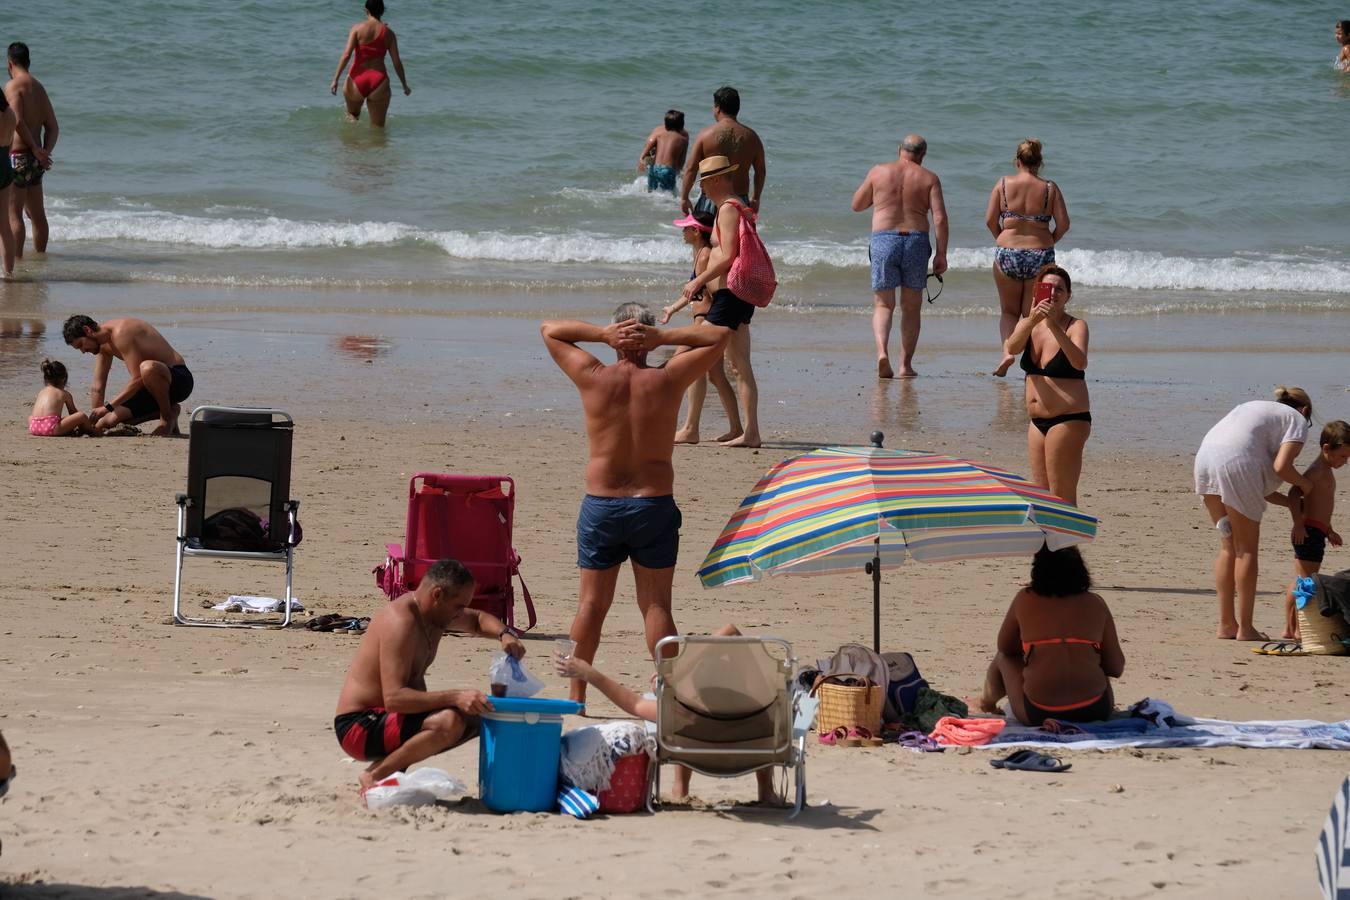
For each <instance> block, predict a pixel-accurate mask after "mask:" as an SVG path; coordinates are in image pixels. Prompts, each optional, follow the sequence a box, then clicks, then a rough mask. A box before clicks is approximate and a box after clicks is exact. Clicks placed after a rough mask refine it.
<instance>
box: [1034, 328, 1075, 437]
mask: <svg viewBox="0 0 1350 900" xmlns="http://www.w3.org/2000/svg"><path fill="white" fill-rule="evenodd" d="M1031 354H1032V349H1031V341H1030V340H1029V339H1028V340H1027V346H1026V349H1025V350H1023V351H1022V360H1021V363H1020V365H1021V367H1022V371H1023V372H1026V373H1027V374H1028V375H1044V376H1045V377H1046V378H1063V379H1066V380H1070V381H1083V380H1084V379H1085V378H1086V377H1087V373H1086V372H1084V371H1083V370H1082V369H1079V368H1077V367H1075V366H1074V365H1073V363H1071V362H1069V357H1068V356H1066V355H1065V353H1064V348H1063V347H1060V348H1059V352H1058V353H1056V354H1055V355H1054V356H1053V357H1051V358H1050V362H1048V363H1046V364H1045V365H1044V366H1042V365H1039V364H1038V363H1037V362H1036V361H1035V360H1034V359H1032V356H1031ZM1091 421H1092V413H1090V412H1076V413H1065V414H1064V415H1062V416H1050V417H1049V418H1047V419H1032V420H1031V424H1032V425H1035V426H1036V430H1037V431H1039V432H1040V433H1041V434H1049V433H1050V429H1051V428H1054V427H1055V426H1056V425H1060V424H1062V423H1064V422H1091Z"/></svg>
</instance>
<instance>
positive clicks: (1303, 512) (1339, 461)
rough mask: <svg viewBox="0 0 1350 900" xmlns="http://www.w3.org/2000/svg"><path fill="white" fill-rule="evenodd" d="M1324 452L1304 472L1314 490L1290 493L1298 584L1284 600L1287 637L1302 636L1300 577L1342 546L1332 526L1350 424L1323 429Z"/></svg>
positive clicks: (1349, 440)
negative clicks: (1298, 602) (1298, 594)
mask: <svg viewBox="0 0 1350 900" xmlns="http://www.w3.org/2000/svg"><path fill="white" fill-rule="evenodd" d="M1321 447H1322V450H1321V452H1320V453H1318V454H1317V458H1316V459H1315V460H1313V462H1312V465H1310V466H1308V468H1307V470H1306V471H1304V473H1303V477H1304V478H1307V479H1308V480H1309V481H1310V482H1312V490H1311V491H1309V492H1308V493H1307V494H1299V493H1298V488H1291V489H1290V491H1289V513H1290V515H1291V516H1293V519H1294V528H1293V532H1292V533H1291V535H1290V538H1291V540H1292V542H1293V545H1294V583H1293V584H1291V585H1289V593H1288V595H1287V596H1286V597H1285V601H1284V634H1283V637H1285V638H1296V637H1298V611H1297V608H1296V606H1295V602H1294V588H1295V586H1296V585H1297V584H1298V579H1299V578H1304V577H1307V576H1309V575H1312V574H1314V573H1316V572H1317V571H1318V570H1320V569H1321V568H1322V560H1323V559H1324V558H1325V557H1326V551H1327V544H1331V546H1333V547H1339V546H1341V536H1340V535H1339V534H1337V533H1336V531H1335V529H1333V528H1332V527H1331V514H1332V513H1333V512H1334V511H1335V509H1336V473H1335V470H1336V469H1339V468H1340V467H1341V466H1343V465H1345V462H1346V460H1347V459H1350V425H1348V424H1346V423H1345V422H1342V421H1340V420H1337V421H1335V422H1328V423H1327V424H1326V426H1325V427H1324V428H1323V429H1322V437H1321Z"/></svg>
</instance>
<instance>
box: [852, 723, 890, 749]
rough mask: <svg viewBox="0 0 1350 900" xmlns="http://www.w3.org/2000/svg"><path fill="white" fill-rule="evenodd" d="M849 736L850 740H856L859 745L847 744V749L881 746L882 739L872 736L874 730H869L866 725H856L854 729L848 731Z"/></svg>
mask: <svg viewBox="0 0 1350 900" xmlns="http://www.w3.org/2000/svg"><path fill="white" fill-rule="evenodd" d="M848 736H849V739H850V740H856V741H857V743H856V744H854V743H848V744H845V746H847V747H862V746H864V745H865V746H868V747H880V746H881V738H879V737H877V736H876V735H874V734H872V729H870V728H868V727H867V726H866V725H855V726H854V727H853V728H850V729H849V730H848Z"/></svg>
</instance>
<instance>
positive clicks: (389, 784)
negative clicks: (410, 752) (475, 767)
mask: <svg viewBox="0 0 1350 900" xmlns="http://www.w3.org/2000/svg"><path fill="white" fill-rule="evenodd" d="M468 792H469V789H468V788H467V787H465V786H464V783H463V782H462V781H460V780H459V779H458V778H456V777H455V776H453V775H451V774H450V773H449V772H445V771H442V770H441V769H418V770H417V771H416V772H413V773H412V774H408V773H407V772H395V773H394V774H393V775H390V776H389V777H388V778H386V779H384V780H383V781H378V782H376V783H375V784H374V785H373V786H372V787H371V788H370V790H368V791H366V809H384V808H385V807H388V806H430V805H431V804H433V803H435V802H436V801H437V800H454V799H457V798H459V797H462V796H464V795H465V794H467V793H468Z"/></svg>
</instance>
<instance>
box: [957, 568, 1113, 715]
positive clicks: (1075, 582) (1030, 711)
mask: <svg viewBox="0 0 1350 900" xmlns="http://www.w3.org/2000/svg"><path fill="white" fill-rule="evenodd" d="M1091 587H1092V578H1091V576H1090V575H1088V570H1087V565H1086V564H1084V562H1083V557H1082V556H1081V555H1079V553H1078V548H1076V547H1068V548H1066V549H1064V550H1050V549H1049V548H1047V547H1042V548H1041V549H1040V550H1039V551H1038V552H1037V553H1036V558H1035V559H1034V560H1032V563H1031V581H1030V583H1029V584H1027V586H1026V587H1024V588H1023V589H1022V590H1020V591H1018V593H1017V596H1016V597H1014V598H1013V602H1012V605H1011V606H1009V607H1008V614H1007V616H1005V617H1004V619H1003V626H1002V627H1001V628H999V631H998V652H997V653H996V654H994V661H993V662H992V663H990V664H989V672H988V674H987V675H986V676H985V681H984V691H983V692H982V694H981V695H980V701H979V706H980V709H982V710H984V711H985V712H997V711H998V702H999V700H1001V699H1003V698H1004V697H1005V696H1006V697H1007V698H1008V705H1009V706H1010V707H1012V711H1013V715H1015V716H1017V718H1018V720H1019V721H1021V722H1022V723H1023V724H1024V725H1040V724H1041V723H1042V722H1044V721H1045V720H1046V719H1061V720H1063V721H1066V722H1098V721H1102V720H1104V719H1106V718H1108V717H1110V715H1111V711H1112V709H1113V708H1114V705H1115V698H1114V696H1113V694H1112V691H1111V679H1112V678H1119V677H1120V674H1121V673H1122V672H1124V671H1125V652H1124V651H1123V650H1121V649H1120V638H1119V637H1118V636H1117V635H1116V623H1115V620H1114V619H1113V618H1112V617H1111V610H1110V609H1108V608H1107V606H1106V601H1105V600H1103V599H1102V598H1101V597H1099V596H1098V595H1097V594H1094V593H1092V591H1091V590H1090V588H1091ZM1033 698H1034V699H1033Z"/></svg>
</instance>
